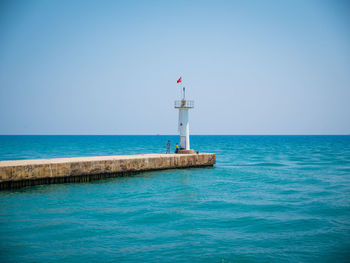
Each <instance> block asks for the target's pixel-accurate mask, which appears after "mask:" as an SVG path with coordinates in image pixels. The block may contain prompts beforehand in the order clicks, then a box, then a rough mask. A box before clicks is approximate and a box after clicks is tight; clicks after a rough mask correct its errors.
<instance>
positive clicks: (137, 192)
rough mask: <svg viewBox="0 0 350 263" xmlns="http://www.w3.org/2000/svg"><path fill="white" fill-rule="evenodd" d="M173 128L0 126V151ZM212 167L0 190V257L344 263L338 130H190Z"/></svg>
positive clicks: (344, 180)
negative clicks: (2, 129)
mask: <svg viewBox="0 0 350 263" xmlns="http://www.w3.org/2000/svg"><path fill="white" fill-rule="evenodd" d="M168 139H170V140H171V141H172V143H173V145H174V143H175V142H176V140H177V137H176V136H0V160H9V159H28V158H53V157H71V156H91V155H111V154H136V153H151V152H164V151H165V148H166V141H167V140H168ZM191 143H192V148H194V149H196V150H199V151H201V152H215V153H216V154H217V164H216V165H215V167H213V168H202V169H183V170H166V171H157V172H145V173H142V174H138V175H135V176H131V177H123V178H112V179H106V180H100V181H94V182H90V183H77V184H57V185H44V186H35V187H30V188H25V189H21V190H15V191H2V192H0V208H1V210H0V262H315V261H318V262H349V261H350V136H192V137H191Z"/></svg>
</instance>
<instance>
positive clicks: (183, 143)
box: [175, 78, 194, 153]
mask: <svg viewBox="0 0 350 263" xmlns="http://www.w3.org/2000/svg"><path fill="white" fill-rule="evenodd" d="M180 82H181V78H180ZM193 107H194V101H193V100H186V90H185V87H183V88H182V99H181V100H176V101H175V109H178V110H179V124H178V130H179V135H180V150H179V152H180V153H193V150H191V148H190V124H189V119H188V111H189V109H192V108H193Z"/></svg>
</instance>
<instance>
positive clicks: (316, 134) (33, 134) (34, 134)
mask: <svg viewBox="0 0 350 263" xmlns="http://www.w3.org/2000/svg"><path fill="white" fill-rule="evenodd" d="M349 135H350V133H312V134H303V133H298V134H290V133H280V134H274V133H269V134H259V133H256V134H230V133H225V134H220V133H219V134H213V133H210V134H191V135H190V136H349ZM0 136H179V135H178V134H153V133H152V134H103V133H96V134H54V133H51V134H36V133H32V134H31V133H28V134H25V133H23V134H0Z"/></svg>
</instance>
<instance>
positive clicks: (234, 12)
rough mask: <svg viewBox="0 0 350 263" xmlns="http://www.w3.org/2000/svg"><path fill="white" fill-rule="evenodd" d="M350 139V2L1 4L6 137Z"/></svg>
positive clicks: (0, 77)
mask: <svg viewBox="0 0 350 263" xmlns="http://www.w3.org/2000/svg"><path fill="white" fill-rule="evenodd" d="M179 76H182V77H183V80H184V84H185V85H186V87H187V90H188V96H189V97H190V98H192V99H194V100H195V104H196V108H195V109H194V110H192V111H191V113H190V126H191V132H192V134H350V4H348V3H347V2H346V1H312V0H309V1H304V0H301V1H294V0H293V1H25V0H23V1H16V0H15V1H1V2H0V134H176V133H177V111H176V110H175V109H174V108H173V101H174V100H175V99H177V98H178V97H179V96H180V90H179V88H178V87H177V85H176V80H177V78H178V77H179Z"/></svg>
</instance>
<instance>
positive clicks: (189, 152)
mask: <svg viewBox="0 0 350 263" xmlns="http://www.w3.org/2000/svg"><path fill="white" fill-rule="evenodd" d="M178 153H182V154H193V153H194V150H186V149H180V150H179V152H178Z"/></svg>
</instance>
